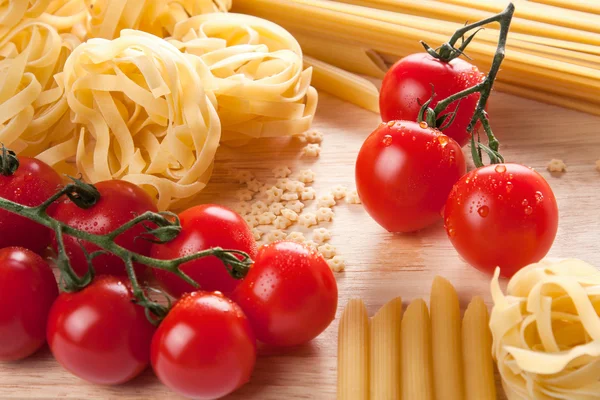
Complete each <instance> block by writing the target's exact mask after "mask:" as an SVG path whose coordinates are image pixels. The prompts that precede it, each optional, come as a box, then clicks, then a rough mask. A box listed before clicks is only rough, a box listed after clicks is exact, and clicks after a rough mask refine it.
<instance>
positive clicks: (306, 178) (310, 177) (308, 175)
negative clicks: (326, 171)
mask: <svg viewBox="0 0 600 400" xmlns="http://www.w3.org/2000/svg"><path fill="white" fill-rule="evenodd" d="M315 176H316V174H315V173H314V172H313V171H312V170H310V169H303V170H302V171H300V172H299V173H298V180H299V181H300V182H302V183H313V182H314V181H315Z"/></svg>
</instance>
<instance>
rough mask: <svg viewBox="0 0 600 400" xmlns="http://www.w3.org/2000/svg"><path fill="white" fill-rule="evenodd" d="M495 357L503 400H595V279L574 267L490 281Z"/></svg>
mask: <svg viewBox="0 0 600 400" xmlns="http://www.w3.org/2000/svg"><path fill="white" fill-rule="evenodd" d="M491 289H492V297H493V300H494V308H493V310H492V314H491V319H490V328H491V330H492V335H493V355H494V358H495V360H496V362H497V364H498V369H499V372H500V375H501V376H502V383H503V386H504V388H505V391H506V393H507V396H508V397H509V399H511V400H512V399H570V400H588V399H598V398H600V394H599V393H600V391H599V390H600V317H599V316H598V310H600V271H598V270H597V269H596V268H594V267H593V266H591V265H589V264H587V263H585V262H583V261H580V260H575V259H570V260H562V261H558V262H550V261H542V262H540V263H537V264H532V265H530V266H528V267H525V268H523V269H522V270H520V271H519V272H518V273H517V274H515V276H514V277H513V278H512V279H511V280H510V282H509V284H508V288H507V293H506V295H505V294H503V293H502V291H501V289H500V285H499V271H498V270H497V271H496V273H495V275H494V279H493V280H492V285H491Z"/></svg>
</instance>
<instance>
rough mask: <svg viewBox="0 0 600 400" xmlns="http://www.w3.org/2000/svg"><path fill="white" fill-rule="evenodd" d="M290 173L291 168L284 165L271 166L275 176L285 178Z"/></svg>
mask: <svg viewBox="0 0 600 400" xmlns="http://www.w3.org/2000/svg"><path fill="white" fill-rule="evenodd" d="M291 173H292V170H291V169H289V168H288V167H286V166H285V165H280V166H278V167H275V168H273V175H274V176H275V178H287V177H288V176H290V174H291Z"/></svg>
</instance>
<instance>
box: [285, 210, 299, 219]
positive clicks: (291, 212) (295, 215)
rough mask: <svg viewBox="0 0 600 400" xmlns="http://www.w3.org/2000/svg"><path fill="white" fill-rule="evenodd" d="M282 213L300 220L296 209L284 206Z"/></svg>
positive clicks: (288, 217)
mask: <svg viewBox="0 0 600 400" xmlns="http://www.w3.org/2000/svg"><path fill="white" fill-rule="evenodd" d="M281 215H282V216H283V217H285V218H287V219H289V220H290V221H298V213H296V211H294V210H288V209H287V208H284V209H283V210H281Z"/></svg>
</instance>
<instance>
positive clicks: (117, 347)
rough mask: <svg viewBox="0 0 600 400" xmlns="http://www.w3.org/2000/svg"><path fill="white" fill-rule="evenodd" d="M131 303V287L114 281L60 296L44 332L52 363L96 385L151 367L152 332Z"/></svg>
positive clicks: (141, 310)
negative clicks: (52, 358) (53, 360)
mask: <svg viewBox="0 0 600 400" xmlns="http://www.w3.org/2000/svg"><path fill="white" fill-rule="evenodd" d="M133 299H134V298H133V294H132V291H131V289H130V287H129V284H128V283H126V281H125V280H121V279H120V278H118V277H114V276H101V277H98V278H96V279H95V280H94V281H93V282H92V283H91V284H90V285H89V286H87V287H86V288H84V289H83V290H81V291H80V292H76V293H61V294H60V296H59V297H58V299H57V300H56V302H55V303H54V305H53V306H52V310H51V311H50V318H49V319H48V327H47V338H48V345H49V346H50V350H51V351H52V354H53V355H54V358H56V360H57V361H58V362H59V363H60V364H61V365H62V366H63V367H64V368H65V369H66V370H68V371H69V372H71V373H72V374H73V375H75V376H77V377H79V378H81V379H83V380H86V381H88V382H91V383H95V384H102V385H116V384H120V383H124V382H127V381H129V380H131V379H133V378H135V377H136V376H138V375H139V374H140V373H141V372H142V371H143V370H144V369H145V368H146V367H147V365H148V363H149V362H150V344H151V341H152V336H153V334H154V332H155V327H154V325H152V324H151V323H150V321H148V319H147V318H146V314H145V312H144V308H143V307H141V306H139V305H137V304H135V303H134V302H133Z"/></svg>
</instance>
